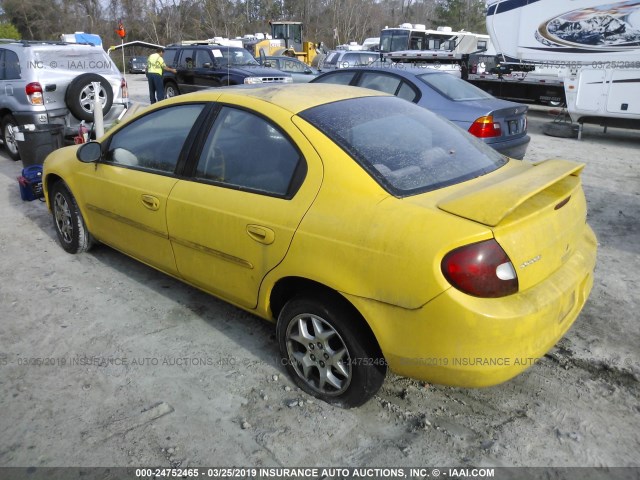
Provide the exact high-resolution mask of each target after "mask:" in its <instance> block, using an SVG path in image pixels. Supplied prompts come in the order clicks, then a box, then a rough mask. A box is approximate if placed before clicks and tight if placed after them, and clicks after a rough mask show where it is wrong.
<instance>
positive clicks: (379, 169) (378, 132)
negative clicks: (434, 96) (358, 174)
mask: <svg viewBox="0 0 640 480" xmlns="http://www.w3.org/2000/svg"><path fill="white" fill-rule="evenodd" d="M300 116H301V117H302V118H304V119H305V120H307V121H308V122H310V123H311V124H313V125H314V126H315V127H317V128H318V129H320V130H321V131H322V132H324V133H325V134H326V135H327V136H328V137H329V138H331V139H332V140H333V141H334V142H336V143H337V144H338V145H340V147H341V148H342V149H343V150H344V151H345V152H347V153H348V154H349V155H350V156H351V157H352V158H354V159H355V160H356V161H357V162H358V163H359V164H360V165H361V166H362V167H363V168H364V169H365V170H366V171H367V172H369V174H370V175H371V176H372V177H373V178H374V179H376V180H377V181H378V183H379V184H380V185H381V186H382V187H383V188H385V190H387V191H388V192H389V193H391V194H392V195H395V196H398V197H403V196H408V195H415V194H419V193H423V192H427V191H431V190H436V189H438V188H442V187H446V186H449V185H455V184H457V183H461V182H464V181H466V180H469V179H472V178H475V177H479V176H481V175H484V174H486V173H489V172H492V171H494V170H496V169H497V168H499V167H501V166H502V165H504V164H505V163H506V161H507V159H506V158H505V157H503V156H502V155H500V154H499V153H497V152H496V151H495V150H493V149H492V148H490V147H487V146H486V145H484V143H482V142H480V141H478V140H476V139H475V138H474V137H472V136H471V135H469V134H468V133H467V132H465V131H463V130H462V129H460V128H458V127H456V126H455V125H453V124H452V123H450V122H448V121H447V120H445V119H443V118H441V117H439V116H437V115H435V114H434V113H431V112H429V111H428V110H426V109H424V108H421V107H418V106H417V105H414V104H413V103H410V102H407V101H405V100H402V99H399V98H396V97H386V96H384V97H363V98H355V99H349V100H344V101H340V102H333V103H329V104H325V105H320V106H318V107H313V108H310V109H308V110H305V111H303V112H301V113H300Z"/></svg>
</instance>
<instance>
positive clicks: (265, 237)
mask: <svg viewBox="0 0 640 480" xmlns="http://www.w3.org/2000/svg"><path fill="white" fill-rule="evenodd" d="M247 233H248V234H249V236H250V237H251V238H253V239H254V240H255V241H256V242H260V243H264V244H265V245H270V244H272V243H273V241H274V240H275V239H276V233H275V232H274V231H273V230H271V229H270V228H267V227H263V226H260V225H247Z"/></svg>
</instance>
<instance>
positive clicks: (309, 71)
mask: <svg viewBox="0 0 640 480" xmlns="http://www.w3.org/2000/svg"><path fill="white" fill-rule="evenodd" d="M304 73H306V74H307V75H309V74H310V73H313V72H312V71H311V69H310V68H305V70H304Z"/></svg>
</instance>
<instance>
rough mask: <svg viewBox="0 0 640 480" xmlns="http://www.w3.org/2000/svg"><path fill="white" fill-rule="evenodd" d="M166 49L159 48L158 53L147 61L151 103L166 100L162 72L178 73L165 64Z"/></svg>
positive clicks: (150, 56) (153, 54)
mask: <svg viewBox="0 0 640 480" xmlns="http://www.w3.org/2000/svg"><path fill="white" fill-rule="evenodd" d="M163 54H164V48H158V50H156V53H152V54H151V55H149V58H148V59H147V80H148V81H149V100H150V101H151V103H152V104H153V103H156V102H159V101H160V100H164V85H163V83H162V71H163V70H166V71H167V72H173V73H177V70H176V69H175V68H171V67H169V66H168V65H167V64H166V63H164V58H162V55H163Z"/></svg>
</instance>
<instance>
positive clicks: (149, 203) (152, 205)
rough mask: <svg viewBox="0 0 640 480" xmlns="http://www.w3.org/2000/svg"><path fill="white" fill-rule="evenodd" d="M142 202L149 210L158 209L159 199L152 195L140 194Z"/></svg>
mask: <svg viewBox="0 0 640 480" xmlns="http://www.w3.org/2000/svg"><path fill="white" fill-rule="evenodd" d="M142 204H143V205H144V206H145V207H147V208H148V209H149V210H154V211H155V210H158V209H159V208H160V200H158V199H157V198H156V197H154V196H153V195H142Z"/></svg>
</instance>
